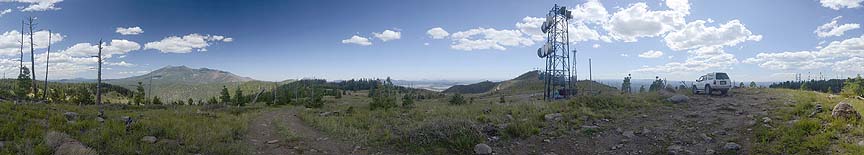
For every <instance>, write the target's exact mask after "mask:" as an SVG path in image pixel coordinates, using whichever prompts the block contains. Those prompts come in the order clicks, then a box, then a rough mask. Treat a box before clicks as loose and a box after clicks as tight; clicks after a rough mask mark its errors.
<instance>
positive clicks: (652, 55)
mask: <svg viewBox="0 0 864 155" xmlns="http://www.w3.org/2000/svg"><path fill="white" fill-rule="evenodd" d="M661 56H663V51H655V50H649V51H645V52H642V53H640V54H639V57H641V58H659V57H661Z"/></svg>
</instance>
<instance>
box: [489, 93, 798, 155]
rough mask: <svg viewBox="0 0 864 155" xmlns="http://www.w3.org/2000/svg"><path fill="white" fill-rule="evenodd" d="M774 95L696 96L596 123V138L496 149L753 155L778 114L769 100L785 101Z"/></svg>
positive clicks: (547, 139) (540, 139) (532, 141)
mask: <svg viewBox="0 0 864 155" xmlns="http://www.w3.org/2000/svg"><path fill="white" fill-rule="evenodd" d="M773 96H776V94H768V93H767V92H761V91H759V90H747V91H743V90H734V91H732V94H731V95H729V96H706V95H690V96H689V97H690V101H689V102H686V103H679V104H675V105H670V106H661V107H652V108H646V109H639V110H636V112H635V113H636V114H635V115H633V116H624V117H623V118H619V119H617V120H615V119H599V120H592V121H590V122H588V123H586V124H585V125H584V126H583V128H586V127H587V128H597V131H598V132H596V133H593V134H586V133H578V134H567V135H563V136H558V137H554V136H542V135H541V136H534V137H532V138H528V139H525V140H521V141H515V142H506V144H501V143H498V144H495V145H494V146H493V147H494V148H495V150H496V152H497V153H500V154H546V153H549V154H552V153H554V154H715V153H717V154H722V153H732V154H747V152H748V151H749V150H750V149H751V148H752V145H751V144H750V142H751V141H752V139H750V138H751V137H753V127H754V126H756V125H763V123H762V121H763V117H766V116H768V112H769V111H771V110H772V106H769V104H768V102H770V101H772V100H781V99H778V98H776V97H773ZM768 119H772V118H770V117H769V118H768ZM769 121H770V120H769ZM502 143H505V142H502Z"/></svg>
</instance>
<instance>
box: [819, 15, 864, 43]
mask: <svg viewBox="0 0 864 155" xmlns="http://www.w3.org/2000/svg"><path fill="white" fill-rule="evenodd" d="M840 18H843V16H837V17H834V19H831V22H828V23H825V24H823V25H822V26H819V27H817V28H816V30H815V31H813V33H816V36H819V37H820V38H825V37H832V36H842V35H843V34H844V33H846V31H849V30H854V29H858V28H860V27H861V25H858V24H854V23H853V24H843V25H839V24H837V20H839V19H840Z"/></svg>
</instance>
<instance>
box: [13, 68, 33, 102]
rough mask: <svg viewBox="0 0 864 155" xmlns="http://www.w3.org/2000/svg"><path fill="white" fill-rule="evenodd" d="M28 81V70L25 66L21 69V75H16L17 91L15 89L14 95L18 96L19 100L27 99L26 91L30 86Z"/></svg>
mask: <svg viewBox="0 0 864 155" xmlns="http://www.w3.org/2000/svg"><path fill="white" fill-rule="evenodd" d="M31 82H33V81H30V69H28V68H27V66H22V67H21V74H18V89H15V95H16V96H18V98H19V99H25V98H27V94H28V93H27V89H28V88H29V87H30V85H31Z"/></svg>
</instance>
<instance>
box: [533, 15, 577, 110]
mask: <svg viewBox="0 0 864 155" xmlns="http://www.w3.org/2000/svg"><path fill="white" fill-rule="evenodd" d="M572 18H573V15H572V14H571V12H570V11H569V10H567V7H564V6H558V5H557V4H556V5H555V6H554V7H552V9H551V10H549V13H547V14H546V21H545V22H543V25H542V26H541V30H542V31H543V33H545V34H546V42H545V44H543V47H540V48H539V49H537V56H538V57H540V58H546V62H545V63H546V64H545V65H546V69H545V71H544V72H542V73H541V74H540V77H541V79H542V80H543V81H544V93H543V98H544V99H545V100H547V101H550V100H552V99H560V98H567V97H569V96H570V95H571V94H575V90H576V89H574V87H575V86H574V85H573V82H572V81H573V80H575V79H573V72H572V70H571V68H572V67H574V66H571V65H572V64H571V63H572V62H571V61H570V60H571V59H570V53H568V52H570V38H569V37H568V36H569V35H568V34H569V30H568V23H569V22H568V20H570V19H572ZM573 54H574V55H575V51H574V53H573Z"/></svg>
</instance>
